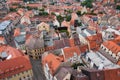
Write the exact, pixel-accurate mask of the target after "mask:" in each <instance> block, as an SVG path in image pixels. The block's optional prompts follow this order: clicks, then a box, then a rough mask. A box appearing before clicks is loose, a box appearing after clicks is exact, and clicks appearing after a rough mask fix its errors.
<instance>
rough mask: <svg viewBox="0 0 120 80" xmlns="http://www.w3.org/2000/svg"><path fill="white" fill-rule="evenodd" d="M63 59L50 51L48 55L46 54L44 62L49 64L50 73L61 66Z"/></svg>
mask: <svg viewBox="0 0 120 80" xmlns="http://www.w3.org/2000/svg"><path fill="white" fill-rule="evenodd" d="M62 61H63V59H62V58H60V57H58V56H55V55H54V54H52V53H49V54H48V55H47V56H45V57H44V58H43V60H42V64H43V65H46V64H48V66H49V68H50V73H51V74H54V73H55V72H56V70H57V69H58V67H59V66H60V64H61V62H62Z"/></svg>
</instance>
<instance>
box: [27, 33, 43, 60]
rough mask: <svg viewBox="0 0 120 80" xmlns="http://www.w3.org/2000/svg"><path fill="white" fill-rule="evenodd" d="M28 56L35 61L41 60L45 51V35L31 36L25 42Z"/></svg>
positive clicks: (36, 34)
mask: <svg viewBox="0 0 120 80" xmlns="http://www.w3.org/2000/svg"><path fill="white" fill-rule="evenodd" d="M25 46H26V51H27V54H28V55H29V56H30V57H32V58H33V59H41V54H42V53H43V52H44V51H45V50H44V40H43V33H42V32H41V33H35V34H33V35H31V36H30V37H29V38H28V39H27V40H26V42H25Z"/></svg>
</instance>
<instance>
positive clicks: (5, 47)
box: [0, 45, 24, 58]
mask: <svg viewBox="0 0 120 80" xmlns="http://www.w3.org/2000/svg"><path fill="white" fill-rule="evenodd" d="M2 52H6V53H7V54H8V55H12V58H16V57H19V56H23V55H24V54H23V53H21V52H20V51H19V50H17V49H15V48H13V47H10V46H8V45H1V46H0V54H1V53H2Z"/></svg>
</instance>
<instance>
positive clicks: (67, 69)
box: [55, 67, 73, 80]
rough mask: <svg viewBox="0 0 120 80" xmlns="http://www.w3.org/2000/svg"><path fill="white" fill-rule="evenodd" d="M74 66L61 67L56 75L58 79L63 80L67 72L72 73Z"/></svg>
mask: <svg viewBox="0 0 120 80" xmlns="http://www.w3.org/2000/svg"><path fill="white" fill-rule="evenodd" d="M72 71H73V70H72V68H70V67H61V68H60V69H59V71H58V73H57V74H56V75H55V76H56V78H57V80H63V79H64V78H65V76H66V75H67V74H71V73H72Z"/></svg>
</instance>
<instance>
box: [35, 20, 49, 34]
mask: <svg viewBox="0 0 120 80" xmlns="http://www.w3.org/2000/svg"><path fill="white" fill-rule="evenodd" d="M37 29H38V30H40V31H43V30H46V31H47V32H49V31H50V26H49V24H47V23H45V22H41V23H40V24H38V25H37Z"/></svg>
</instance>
